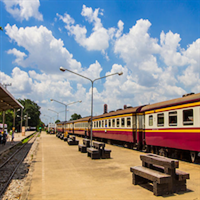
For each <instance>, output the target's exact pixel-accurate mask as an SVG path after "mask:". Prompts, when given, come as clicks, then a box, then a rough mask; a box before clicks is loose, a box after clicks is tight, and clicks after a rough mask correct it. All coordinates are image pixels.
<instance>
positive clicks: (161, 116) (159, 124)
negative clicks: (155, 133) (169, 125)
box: [157, 113, 164, 126]
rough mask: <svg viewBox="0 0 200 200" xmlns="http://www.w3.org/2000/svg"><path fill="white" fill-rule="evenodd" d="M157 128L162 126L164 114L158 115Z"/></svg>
mask: <svg viewBox="0 0 200 200" xmlns="http://www.w3.org/2000/svg"><path fill="white" fill-rule="evenodd" d="M157 117H158V126H164V113H162V114H158V115H157Z"/></svg>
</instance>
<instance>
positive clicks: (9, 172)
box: [0, 133, 39, 197]
mask: <svg viewBox="0 0 200 200" xmlns="http://www.w3.org/2000/svg"><path fill="white" fill-rule="evenodd" d="M38 134H39V133H36V134H33V135H32V136H31V137H29V138H27V139H25V140H24V141H23V142H22V143H21V144H20V145H17V146H16V147H15V148H13V149H12V150H11V151H10V152H9V153H8V154H7V155H4V158H3V159H2V160H3V162H2V163H0V177H1V178H0V197H2V195H3V194H4V192H5V190H6V188H7V187H8V185H9V184H10V182H11V180H12V178H13V176H14V174H15V172H16V171H17V169H18V168H19V166H20V164H21V163H22V162H23V160H24V158H25V157H26V156H27V154H28V152H29V150H30V148H31V146H32V144H33V143H34V142H35V140H36V138H37V136H38Z"/></svg>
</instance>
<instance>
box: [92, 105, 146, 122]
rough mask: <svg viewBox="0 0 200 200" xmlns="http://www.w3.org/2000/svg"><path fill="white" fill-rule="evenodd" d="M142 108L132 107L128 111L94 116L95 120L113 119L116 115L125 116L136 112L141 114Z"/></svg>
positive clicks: (121, 110) (122, 110)
mask: <svg viewBox="0 0 200 200" xmlns="http://www.w3.org/2000/svg"><path fill="white" fill-rule="evenodd" d="M142 107H143V106H137V107H131V108H126V109H119V110H116V111H110V112H109V113H105V114H102V115H98V116H94V117H93V119H98V118H104V117H111V116H115V115H124V114H129V113H136V112H140V110H141V108H142Z"/></svg>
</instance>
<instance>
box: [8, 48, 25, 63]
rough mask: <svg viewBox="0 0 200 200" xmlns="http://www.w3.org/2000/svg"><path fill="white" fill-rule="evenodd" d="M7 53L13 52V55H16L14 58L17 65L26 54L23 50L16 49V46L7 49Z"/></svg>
mask: <svg viewBox="0 0 200 200" xmlns="http://www.w3.org/2000/svg"><path fill="white" fill-rule="evenodd" d="M7 53H8V54H13V55H14V56H16V57H17V58H16V59H15V61H14V62H15V63H17V64H18V65H22V62H23V60H24V57H26V56H27V55H26V54H25V53H24V52H21V51H19V50H17V49H16V48H14V49H9V50H8V51H7Z"/></svg>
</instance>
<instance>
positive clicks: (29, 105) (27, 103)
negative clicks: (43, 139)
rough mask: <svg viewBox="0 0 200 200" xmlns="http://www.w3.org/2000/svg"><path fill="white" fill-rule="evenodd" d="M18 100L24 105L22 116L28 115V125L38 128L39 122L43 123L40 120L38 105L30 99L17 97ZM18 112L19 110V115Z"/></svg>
mask: <svg viewBox="0 0 200 200" xmlns="http://www.w3.org/2000/svg"><path fill="white" fill-rule="evenodd" d="M18 101H19V102H20V103H21V104H22V105H23V106H24V110H23V116H24V115H27V116H28V117H30V119H29V121H28V125H29V126H31V127H37V128H38V127H39V126H40V125H41V123H43V122H41V120H40V114H41V113H40V106H38V105H37V104H36V103H35V102H34V101H31V100H30V99H24V100H21V99H18ZM20 112H21V111H19V113H18V115H21V114H20Z"/></svg>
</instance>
